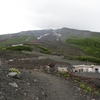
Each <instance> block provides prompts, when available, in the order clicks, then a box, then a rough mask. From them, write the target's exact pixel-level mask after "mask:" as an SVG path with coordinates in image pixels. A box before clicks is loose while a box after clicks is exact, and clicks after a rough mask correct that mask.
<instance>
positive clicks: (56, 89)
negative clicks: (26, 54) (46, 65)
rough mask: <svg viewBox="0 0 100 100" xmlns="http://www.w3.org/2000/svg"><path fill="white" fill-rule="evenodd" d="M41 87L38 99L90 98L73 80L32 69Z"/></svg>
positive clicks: (75, 99)
mask: <svg viewBox="0 0 100 100" xmlns="http://www.w3.org/2000/svg"><path fill="white" fill-rule="evenodd" d="M28 71H29V70H27V71H26V72H28ZM31 73H32V75H33V76H34V78H35V79H37V82H38V85H37V86H38V87H40V89H39V91H38V93H39V97H38V98H37V100H88V99H87V98H89V97H88V96H85V95H83V94H82V91H81V89H80V88H79V87H77V86H76V85H74V84H73V83H72V82H71V81H66V80H65V79H61V78H60V77H56V76H53V75H50V74H45V73H42V72H36V71H31Z"/></svg>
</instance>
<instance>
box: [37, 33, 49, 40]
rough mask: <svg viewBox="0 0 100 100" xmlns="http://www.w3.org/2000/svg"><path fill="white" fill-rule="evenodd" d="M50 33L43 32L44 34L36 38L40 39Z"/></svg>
mask: <svg viewBox="0 0 100 100" xmlns="http://www.w3.org/2000/svg"><path fill="white" fill-rule="evenodd" d="M49 34H50V33H47V34H44V35H42V36H39V37H38V38H37V39H38V40H39V39H41V38H42V37H45V36H47V35H49Z"/></svg>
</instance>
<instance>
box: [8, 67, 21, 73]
mask: <svg viewBox="0 0 100 100" xmlns="http://www.w3.org/2000/svg"><path fill="white" fill-rule="evenodd" d="M9 71H10V72H16V73H17V74H20V71H18V69H16V68H10V69H9Z"/></svg>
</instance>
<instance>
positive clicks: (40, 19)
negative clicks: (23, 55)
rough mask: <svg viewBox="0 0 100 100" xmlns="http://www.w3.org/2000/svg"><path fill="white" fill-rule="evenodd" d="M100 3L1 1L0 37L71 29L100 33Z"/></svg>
mask: <svg viewBox="0 0 100 100" xmlns="http://www.w3.org/2000/svg"><path fill="white" fill-rule="evenodd" d="M99 19H100V1H99V0H0V34H3V33H12V32H18V31H23V30H34V29H42V28H61V27H70V28H77V29H86V30H93V31H100V28H99V26H100V21H99Z"/></svg>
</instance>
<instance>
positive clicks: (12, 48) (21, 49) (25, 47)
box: [6, 46, 32, 51]
mask: <svg viewBox="0 0 100 100" xmlns="http://www.w3.org/2000/svg"><path fill="white" fill-rule="evenodd" d="M6 49H7V50H11V51H23V50H24V51H32V48H31V47H29V46H15V47H13V46H10V47H7V48H6Z"/></svg>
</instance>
